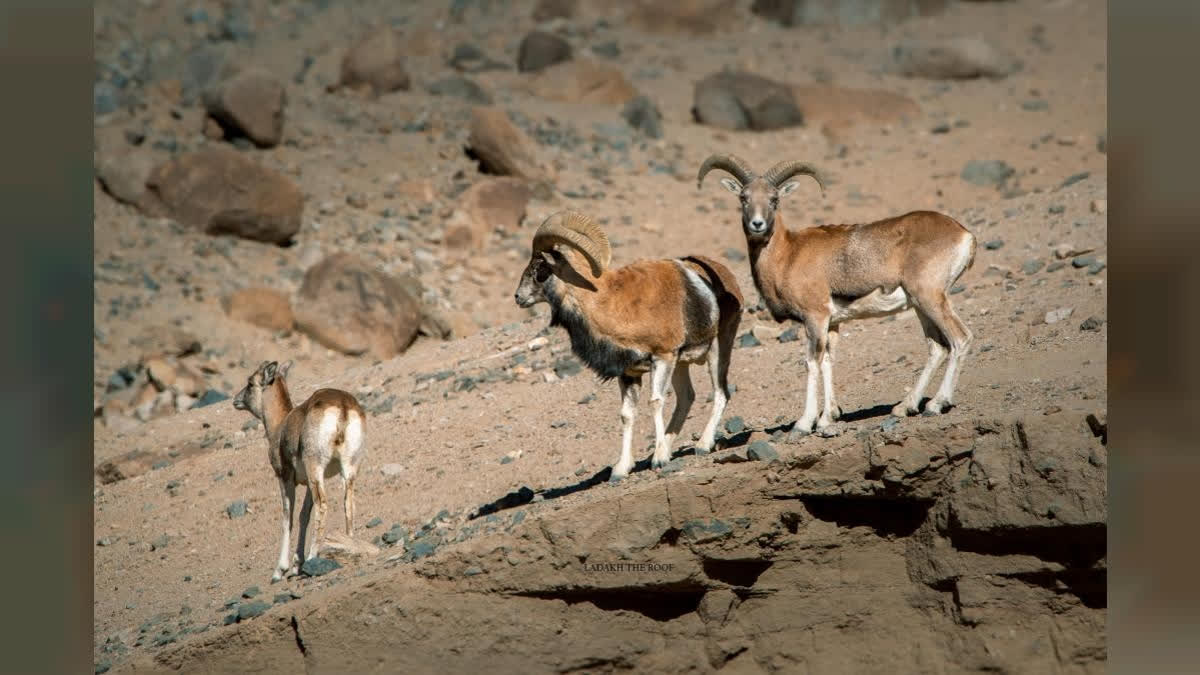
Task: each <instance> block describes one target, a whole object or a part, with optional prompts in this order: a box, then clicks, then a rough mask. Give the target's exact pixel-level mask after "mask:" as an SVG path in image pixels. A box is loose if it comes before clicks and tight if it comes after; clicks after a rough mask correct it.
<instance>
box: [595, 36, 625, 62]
mask: <svg viewBox="0 0 1200 675" xmlns="http://www.w3.org/2000/svg"><path fill="white" fill-rule="evenodd" d="M592 53H593V54H595V55H596V56H601V57H603V58H606V59H615V58H617V57H618V56H620V55H621V47H620V45H618V44H617V41H616V40H609V41H608V42H601V43H600V44H598V45H592Z"/></svg>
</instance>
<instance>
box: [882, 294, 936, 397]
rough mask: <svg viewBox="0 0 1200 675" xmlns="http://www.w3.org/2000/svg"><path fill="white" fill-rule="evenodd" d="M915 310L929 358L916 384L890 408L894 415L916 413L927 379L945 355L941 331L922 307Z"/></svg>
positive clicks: (927, 384)
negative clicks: (926, 343)
mask: <svg viewBox="0 0 1200 675" xmlns="http://www.w3.org/2000/svg"><path fill="white" fill-rule="evenodd" d="M916 310H917V318H918V319H920V321H921V330H923V331H924V332H925V340H926V342H928V343H929V359H928V360H926V361H925V367H924V368H922V369H921V374H920V375H918V376H917V382H916V384H914V385H913V388H912V389H910V390H909V391H908V396H906V397H904V400H903V401H901V402H899V403H897V404H896V407H894V408H892V414H893V415H895V416H896V417H904V416H905V415H916V414H917V413H918V412H919V411H920V406H921V397H922V396H924V395H925V388H926V387H927V386H929V379H930V378H931V377H933V373H934V372H935V371H936V370H937V369H938V366H940V365H941V364H942V359H944V358H945V357H946V347H945V346H944V341H945V338H944V337H943V336H942V332H941V331H940V330H938V327H937V324H935V323H934V322H933V321H932V320H931V319H930V318H929V317H928V316H926V315H925V311H924V309H923V308H922V307H919V306H918V307H917V308H916Z"/></svg>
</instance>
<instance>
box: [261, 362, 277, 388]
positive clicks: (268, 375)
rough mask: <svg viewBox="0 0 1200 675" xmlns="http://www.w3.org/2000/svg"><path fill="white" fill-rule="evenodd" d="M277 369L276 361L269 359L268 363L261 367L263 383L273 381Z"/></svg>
mask: <svg viewBox="0 0 1200 675" xmlns="http://www.w3.org/2000/svg"><path fill="white" fill-rule="evenodd" d="M278 370H279V363H278V362H276V361H271V362H270V363H268V364H267V367H266V368H263V384H264V385H266V384H271V383H272V382H274V381H275V373H276V372H278Z"/></svg>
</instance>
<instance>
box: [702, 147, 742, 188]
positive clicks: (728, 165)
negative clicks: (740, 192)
mask: <svg viewBox="0 0 1200 675" xmlns="http://www.w3.org/2000/svg"><path fill="white" fill-rule="evenodd" d="M713 169H721V170H722V171H728V172H729V173H730V174H732V175H733V177H734V178H736V179H738V181H739V182H741V184H742V185H745V184H746V183H749V182H750V181H752V180H754V178H755V176H754V172H753V171H751V170H750V165H749V164H747V163H746V160H744V159H742V158H741V157H738V156H737V155H709V157H708V159H706V160H704V163H703V164H701V165H700V173H699V174H697V175H696V187H697V188H699V187H700V186H701V185H703V184H704V176H706V175H707V174H708V172H709V171H712V170H713Z"/></svg>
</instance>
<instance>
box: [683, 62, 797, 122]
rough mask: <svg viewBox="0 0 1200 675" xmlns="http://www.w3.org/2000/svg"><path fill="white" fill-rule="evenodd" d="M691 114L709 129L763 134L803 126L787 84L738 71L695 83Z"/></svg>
mask: <svg viewBox="0 0 1200 675" xmlns="http://www.w3.org/2000/svg"><path fill="white" fill-rule="evenodd" d="M694 97H695V98H694V101H695V103H694V107H693V108H692V115H693V117H695V119H696V121H697V122H699V123H701V124H706V125H709V126H714V127H720V128H722V129H731V130H745V129H749V130H754V131H766V130H768V129H780V128H783V127H792V126H800V125H802V124H804V114H803V112H802V111H801V110H800V108H799V107H798V106H797V105H796V100H795V97H794V96H793V93H792V89H791V87H789V86H788V85H786V84H783V83H781V82H776V81H774V80H771V79H768V78H766V77H762V76H761V75H755V74H753V73H747V72H740V71H722V72H719V73H713V74H712V75H709V76H708V77H706V78H704V79H703V80H700V81H699V82H697V83H696V87H695V91H694Z"/></svg>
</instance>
